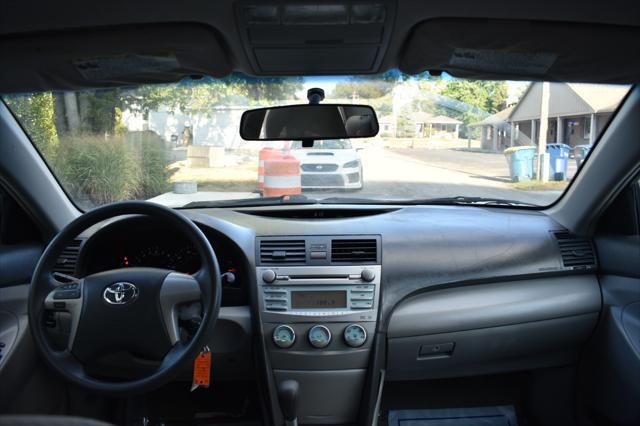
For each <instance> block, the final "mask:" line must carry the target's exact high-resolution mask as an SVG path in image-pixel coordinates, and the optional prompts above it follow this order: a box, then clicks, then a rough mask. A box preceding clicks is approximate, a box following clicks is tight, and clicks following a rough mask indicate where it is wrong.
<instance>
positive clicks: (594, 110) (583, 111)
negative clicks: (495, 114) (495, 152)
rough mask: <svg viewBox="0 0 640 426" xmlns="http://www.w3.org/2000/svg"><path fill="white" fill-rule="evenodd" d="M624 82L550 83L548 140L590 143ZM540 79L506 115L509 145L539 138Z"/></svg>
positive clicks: (623, 89) (606, 119)
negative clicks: (615, 83)
mask: <svg viewBox="0 0 640 426" xmlns="http://www.w3.org/2000/svg"><path fill="white" fill-rule="evenodd" d="M628 90H629V88H628V87H626V86H615V85H602V84H583V83H549V122H548V127H547V143H564V144H567V145H569V146H571V147H574V146H576V145H586V144H593V143H594V142H595V140H596V138H597V136H598V133H599V132H600V131H601V130H602V129H603V128H604V126H605V125H606V124H607V123H608V122H609V120H610V119H611V116H612V114H613V112H614V111H615V110H616V108H617V107H618V104H619V103H620V101H621V100H622V98H623V97H624V96H625V95H626V94H627V92H628ZM541 102H542V83H532V84H531V85H530V86H529V87H528V88H527V90H526V92H525V93H524V95H523V96H522V98H521V99H520V102H518V104H517V105H516V106H515V107H514V108H513V110H512V112H511V114H510V115H509V118H508V121H509V123H510V129H509V145H510V146H516V145H535V144H536V143H537V141H538V138H539V135H540V133H539V129H540V109H541Z"/></svg>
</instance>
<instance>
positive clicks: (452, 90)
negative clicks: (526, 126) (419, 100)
mask: <svg viewBox="0 0 640 426" xmlns="http://www.w3.org/2000/svg"><path fill="white" fill-rule="evenodd" d="M440 94H441V95H444V96H447V97H449V98H451V99H455V100H457V101H460V102H463V103H465V104H467V105H469V106H473V107H476V108H478V109H480V110H482V111H486V112H487V113H489V114H495V113H496V112H498V111H500V110H502V109H504V108H505V107H506V101H507V83H506V82H505V81H473V80H453V81H450V82H449V83H448V84H447V85H446V86H445V87H444V88H443V89H442V92H441V93H440Z"/></svg>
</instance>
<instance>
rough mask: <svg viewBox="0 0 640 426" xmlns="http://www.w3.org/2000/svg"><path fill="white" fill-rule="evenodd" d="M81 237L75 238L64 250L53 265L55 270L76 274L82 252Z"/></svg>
mask: <svg viewBox="0 0 640 426" xmlns="http://www.w3.org/2000/svg"><path fill="white" fill-rule="evenodd" d="M81 245H82V240H81V239H75V240H73V241H71V243H69V245H68V246H67V247H66V248H65V249H64V250H62V253H60V256H59V257H58V260H56V264H55V266H54V267H53V271H54V272H59V273H61V274H66V275H74V274H75V272H76V264H77V263H78V255H79V254H80V246H81Z"/></svg>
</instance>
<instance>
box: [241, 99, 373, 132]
mask: <svg viewBox="0 0 640 426" xmlns="http://www.w3.org/2000/svg"><path fill="white" fill-rule="evenodd" d="M377 134H378V118H377V117H376V113H375V111H374V110H373V108H371V107H370V106H366V105H348V104H345V105H340V104H306V105H289V106H283V107H274V108H260V109H254V110H249V111H245V112H244V114H242V119H241V120H240V136H241V137H242V139H245V140H250V141H256V140H260V141H274V140H322V139H347V138H369V137H373V136H375V135H377Z"/></svg>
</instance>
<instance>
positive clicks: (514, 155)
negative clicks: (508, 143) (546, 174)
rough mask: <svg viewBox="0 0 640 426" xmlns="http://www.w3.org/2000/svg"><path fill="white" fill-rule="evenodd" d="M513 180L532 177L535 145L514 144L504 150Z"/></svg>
mask: <svg viewBox="0 0 640 426" xmlns="http://www.w3.org/2000/svg"><path fill="white" fill-rule="evenodd" d="M504 155H505V157H507V163H508V164H509V175H510V176H511V180H512V181H513V182H524V181H528V180H531V179H533V177H534V167H533V164H534V159H535V158H536V147H535V146H514V147H511V148H507V149H505V150H504Z"/></svg>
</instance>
